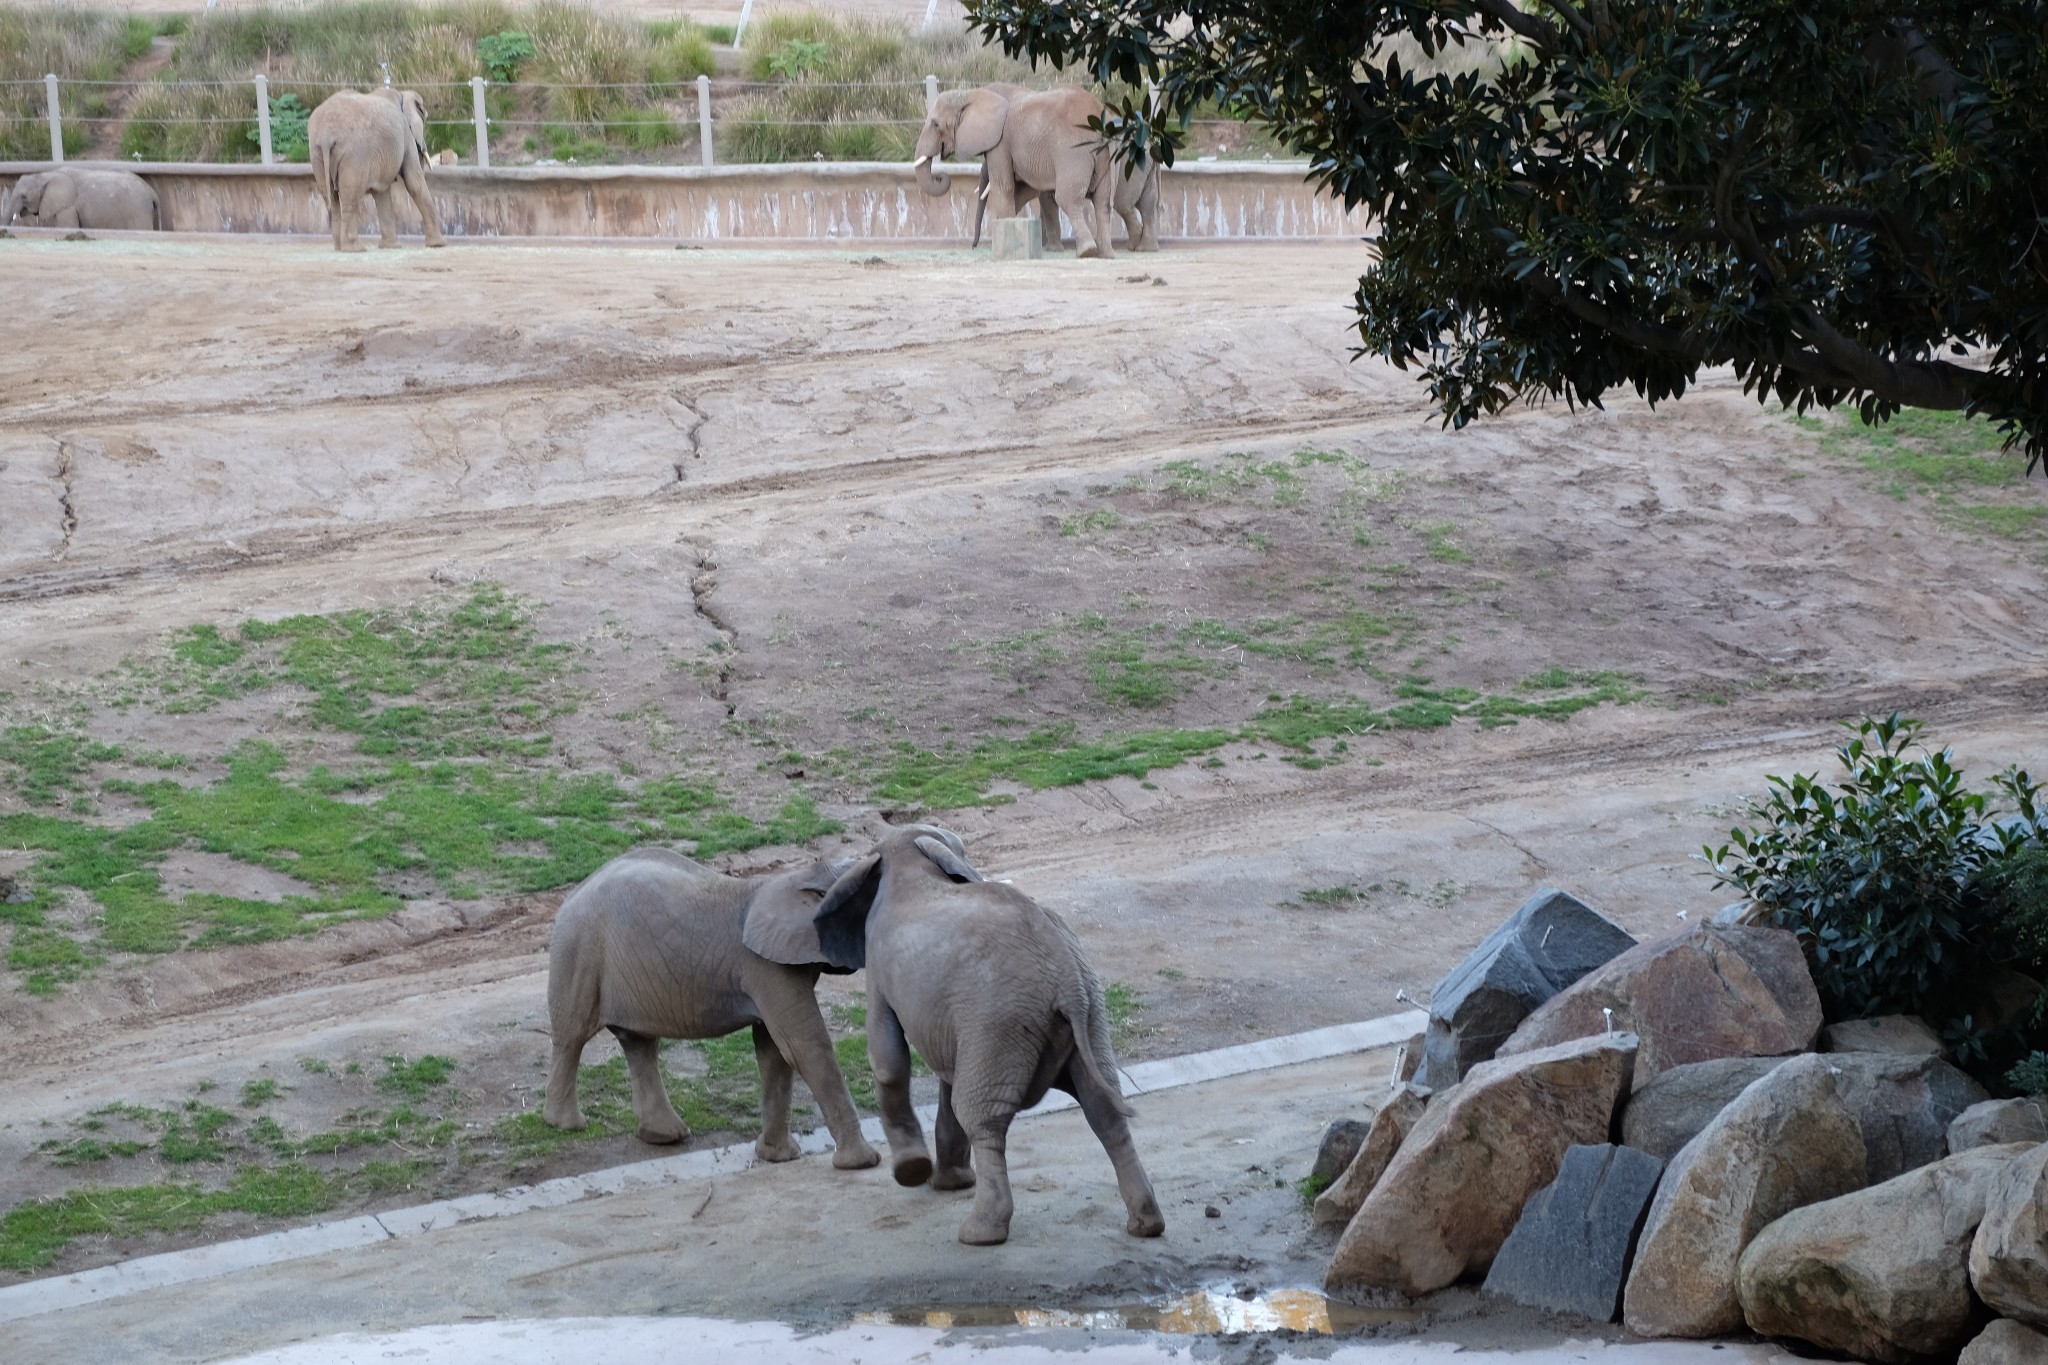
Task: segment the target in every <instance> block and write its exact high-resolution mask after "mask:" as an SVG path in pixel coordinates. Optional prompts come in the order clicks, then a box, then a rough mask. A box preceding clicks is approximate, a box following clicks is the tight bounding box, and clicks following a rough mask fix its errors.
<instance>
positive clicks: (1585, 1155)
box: [1486, 1143, 1664, 1322]
mask: <svg viewBox="0 0 2048 1365" xmlns="http://www.w3.org/2000/svg"><path fill="white" fill-rule="evenodd" d="M1663 1171H1664V1163H1663V1162H1662V1161H1660V1160H1658V1159H1657V1158H1656V1157H1654V1156H1651V1155H1650V1154H1649V1153H1648V1152H1639V1151H1637V1150H1636V1149H1635V1148H1633V1147H1616V1146H1614V1145H1613V1144H1612V1143H1602V1144H1601V1145H1600V1146H1598V1147H1573V1148H1571V1149H1569V1150H1568V1151H1566V1152H1565V1154H1564V1166H1563V1168H1562V1169H1560V1170H1559V1171H1558V1173H1557V1179H1556V1180H1554V1181H1552V1182H1551V1183H1550V1184H1549V1185H1547V1186H1545V1187H1544V1188H1543V1189H1540V1190H1538V1191H1537V1192H1536V1194H1535V1196H1534V1197H1533V1198H1531V1199H1530V1200H1529V1202H1528V1203H1527V1204H1526V1205H1525V1206H1523V1209H1522V1217H1521V1219H1520V1221H1518V1222H1517V1223H1516V1224H1515V1230H1514V1231H1513V1232H1511V1233H1509V1234H1508V1240H1507V1243H1506V1244H1505V1245H1504V1246H1502V1247H1501V1249H1500V1254H1499V1255H1498V1256H1496V1257H1494V1258H1493V1268H1492V1269H1490V1270H1488V1271H1487V1272H1486V1292H1487V1293H1489V1294H1498V1295H1500V1296H1501V1297H1502V1298H1508V1299H1513V1300H1514V1301H1515V1302H1516V1303H1523V1304H1527V1305H1528V1306H1529V1307H1531V1308H1541V1309H1545V1310H1547V1311H1549V1312H1553V1313H1576V1314H1578V1315H1579V1316H1580V1317H1586V1318H1592V1319H1593V1320H1594V1321H1595V1322H1612V1321H1614V1319H1615V1318H1616V1317H1617V1316H1618V1315H1619V1314H1620V1312H1621V1286H1622V1284H1623V1283H1624V1282H1626V1280H1627V1279H1628V1263H1629V1257H1630V1256H1631V1255H1632V1254H1633V1253H1634V1251H1635V1247H1636V1234H1637V1233H1639V1232H1641V1231H1642V1227H1643V1215H1644V1214H1646V1213H1648V1212H1649V1209H1650V1196H1651V1195H1652V1194H1653V1193H1655V1192H1656V1189H1657V1177H1658V1176H1659V1175H1661V1174H1663Z"/></svg>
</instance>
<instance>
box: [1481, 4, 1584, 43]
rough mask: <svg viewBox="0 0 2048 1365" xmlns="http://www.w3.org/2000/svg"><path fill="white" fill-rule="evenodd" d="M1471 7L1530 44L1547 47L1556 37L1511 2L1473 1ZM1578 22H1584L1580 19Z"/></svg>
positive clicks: (1540, 21)
mask: <svg viewBox="0 0 2048 1365" xmlns="http://www.w3.org/2000/svg"><path fill="white" fill-rule="evenodd" d="M1472 7H1473V8H1474V9H1476V10H1478V11H1479V12H1480V13H1481V14H1483V15H1485V16H1486V17H1487V18H1489V19H1491V20H1493V21H1494V22H1495V23H1497V24H1499V25H1500V26H1501V27H1502V28H1505V29H1507V30H1508V32H1510V33H1513V34H1517V35H1519V36H1520V37H1523V38H1527V39H1528V40H1529V41H1530V42H1532V43H1539V44H1541V45H1542V46H1544V47H1548V46H1550V43H1551V40H1552V39H1554V38H1555V37H1556V36H1557V35H1556V34H1555V33H1554V32H1552V31H1551V27H1550V25H1548V24H1546V23H1544V22H1543V21H1542V20H1541V19H1538V18H1537V17H1536V16H1535V15H1533V14H1524V13H1523V12H1522V11H1521V10H1519V9H1516V8H1515V6H1514V4H1513V3H1512V0H1473V6H1472ZM1579 22H1581V23H1584V22H1585V21H1584V20H1583V19H1582V20H1580V21H1579Z"/></svg>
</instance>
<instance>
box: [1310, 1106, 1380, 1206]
mask: <svg viewBox="0 0 2048 1365" xmlns="http://www.w3.org/2000/svg"><path fill="white" fill-rule="evenodd" d="M1371 1128H1372V1120H1371V1119H1350V1118H1345V1119H1331V1120H1330V1126H1329V1127H1327V1128H1325V1129H1323V1140H1322V1141H1321V1142H1319V1143H1317V1144H1316V1159H1315V1164H1314V1165H1312V1166H1310V1167H1309V1168H1308V1178H1309V1179H1310V1180H1313V1181H1315V1182H1317V1183H1318V1184H1320V1185H1322V1186H1323V1187H1324V1188H1326V1189H1327V1188H1328V1187H1329V1185H1330V1184H1331V1182H1333V1181H1334V1180H1336V1178H1337V1177H1338V1176H1340V1175H1342V1174H1344V1169H1345V1167H1347V1166H1349V1165H1350V1164H1351V1158H1353V1157H1355V1156H1357V1155H1358V1149H1359V1146H1360V1145H1361V1144H1363V1143H1364V1141H1365V1135H1366V1133H1367V1132H1368V1131H1370V1129H1371Z"/></svg>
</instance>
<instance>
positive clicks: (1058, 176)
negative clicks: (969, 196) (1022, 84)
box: [913, 86, 1114, 257]
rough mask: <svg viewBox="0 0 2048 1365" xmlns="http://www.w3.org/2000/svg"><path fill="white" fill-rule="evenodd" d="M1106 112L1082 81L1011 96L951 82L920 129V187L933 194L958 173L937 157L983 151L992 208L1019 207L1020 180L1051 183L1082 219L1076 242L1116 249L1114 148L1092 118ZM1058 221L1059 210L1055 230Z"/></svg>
mask: <svg viewBox="0 0 2048 1365" xmlns="http://www.w3.org/2000/svg"><path fill="white" fill-rule="evenodd" d="M1101 112H1102V101H1100V100H1098V99H1096V98H1095V96H1093V95H1091V94H1089V93H1088V92H1087V91H1086V90H1083V89H1080V88H1079V87H1077V86H1069V87H1065V88H1062V89H1058V90H1038V91H1030V92H1026V93H1022V94H1018V95H1016V96H1014V97H1010V98H1006V97H1005V96H1004V95H1003V94H1002V93H1001V92H1000V91H999V90H997V89H995V88H993V87H989V86H982V87H980V88H977V89H973V90H948V91H947V92H946V93H944V94H943V95H940V96H939V98H938V100H937V102H935V103H934V104H933V105H932V110H931V113H930V114H929V115H928V116H927V117H926V119H925V124H924V130H923V131H922V132H921V133H919V134H918V139H917V160H916V161H915V162H914V163H913V165H914V167H915V169H916V171H917V183H918V188H920V189H922V190H923V191H924V192H925V193H926V194H930V195H941V194H945V193H948V192H949V191H950V190H951V189H952V187H953V183H952V178H951V177H950V176H947V175H945V174H943V173H941V172H939V171H937V170H935V169H933V163H934V162H935V161H937V160H939V159H941V158H944V157H981V158H983V163H982V164H983V170H984V172H985V173H986V176H987V185H986V186H985V191H984V192H985V193H986V195H987V199H986V203H987V207H988V212H989V213H990V214H992V215H993V216H994V217H996V218H1008V217H1011V216H1012V215H1013V214H1015V212H1016V211H1017V193H1018V187H1019V186H1020V185H1023V186H1028V187H1030V188H1031V189H1032V190H1034V191H1048V190H1049V191H1050V192H1051V193H1052V196H1053V200H1054V203H1055V205H1056V206H1057V207H1058V208H1059V209H1060V210H1062V211H1064V212H1065V213H1066V215H1067V220H1068V221H1069V222H1071V223H1072V224H1073V225H1074V248H1075V250H1076V251H1077V252H1078V253H1079V254H1080V255H1082V256H1103V257H1107V256H1109V255H1111V254H1113V253H1112V252H1111V250H1110V245H1109V214H1110V209H1111V196H1112V194H1113V192H1114V186H1113V184H1112V181H1111V177H1110V176H1108V175H1105V174H1102V173H1101V172H1102V170H1103V168H1104V166H1105V165H1106V163H1107V162H1108V159H1109V152H1108V150H1107V148H1106V147H1104V146H1103V144H1102V139H1101V137H1100V135H1099V134H1097V133H1096V132H1095V131H1094V130H1093V129H1091V128H1089V127H1088V120H1089V119H1090V118H1092V117H1096V116H1099V115H1100V114H1101ZM1042 202H1043V201H1042V199H1041V204H1042ZM1058 222H1059V220H1058V218H1057V217H1056V216H1055V217H1053V218H1052V223H1051V229H1050V231H1051V233H1052V234H1054V235H1056V234H1057V230H1058Z"/></svg>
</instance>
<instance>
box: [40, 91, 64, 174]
mask: <svg viewBox="0 0 2048 1365" xmlns="http://www.w3.org/2000/svg"><path fill="white" fill-rule="evenodd" d="M43 88H44V89H45V90H47V91H48V92H49V94H50V160H52V161H62V160H63V159H64V116H63V115H62V114H60V113H59V112H57V78H56V77H55V76H45V77H43Z"/></svg>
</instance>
